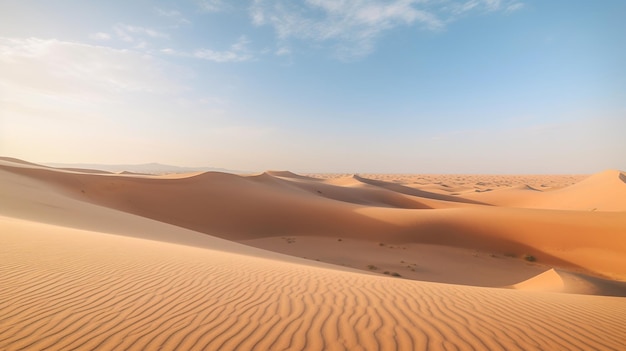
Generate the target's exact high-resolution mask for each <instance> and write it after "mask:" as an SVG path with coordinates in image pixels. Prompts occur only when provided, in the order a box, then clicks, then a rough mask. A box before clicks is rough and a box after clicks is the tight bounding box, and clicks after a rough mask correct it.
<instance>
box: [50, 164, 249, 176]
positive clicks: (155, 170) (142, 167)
mask: <svg viewBox="0 0 626 351" xmlns="http://www.w3.org/2000/svg"><path fill="white" fill-rule="evenodd" d="M42 164H43V165H46V166H49V167H55V168H70V169H94V170H100V171H107V172H114V173H120V172H132V173H146V174H172V173H191V172H225V173H236V174H245V173H251V172H248V171H238V170H232V169H226V168H216V167H179V166H172V165H164V164H160V163H145V164H138V165H106V164H90V163H42Z"/></svg>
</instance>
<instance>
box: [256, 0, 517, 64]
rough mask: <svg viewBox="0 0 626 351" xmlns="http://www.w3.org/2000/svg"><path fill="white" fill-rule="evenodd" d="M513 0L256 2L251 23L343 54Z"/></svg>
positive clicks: (363, 51)
mask: <svg viewBox="0 0 626 351" xmlns="http://www.w3.org/2000/svg"><path fill="white" fill-rule="evenodd" d="M521 6H523V4H522V3H521V2H519V1H513V0H464V1H454V0H431V1H426V0H387V1H383V0H350V1H348V0H306V1H305V2H304V3H303V4H301V3H294V2H292V1H287V0H255V1H254V2H253V4H252V6H251V7H250V10H249V11H250V17H251V20H252V23H253V24H255V25H257V26H263V25H269V26H271V27H273V28H274V30H275V32H276V35H277V36H278V38H279V40H281V41H285V40H289V39H292V38H293V39H299V40H313V41H316V42H329V43H331V45H332V46H333V47H334V48H335V49H336V53H338V54H339V55H340V56H342V57H343V58H347V59H350V58H351V57H359V56H364V55H367V54H369V53H370V52H372V51H373V50H374V47H375V43H376V41H377V40H378V39H379V38H380V37H381V36H383V35H384V33H385V32H387V31H389V30H392V29H394V28H396V27H400V26H416V27H420V28H423V29H426V30H431V31H439V30H443V29H445V27H446V25H447V24H448V23H450V22H452V21H454V20H456V19H457V18H458V17H459V16H460V15H465V14H467V13H469V12H472V11H486V12H495V11H503V10H504V11H507V12H510V11H514V10H516V9H519V8H521Z"/></svg>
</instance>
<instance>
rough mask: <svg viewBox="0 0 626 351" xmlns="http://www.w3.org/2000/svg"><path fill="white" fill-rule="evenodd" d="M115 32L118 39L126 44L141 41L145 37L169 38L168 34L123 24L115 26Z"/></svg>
mask: <svg viewBox="0 0 626 351" xmlns="http://www.w3.org/2000/svg"><path fill="white" fill-rule="evenodd" d="M113 32H114V33H115V34H116V35H117V36H118V38H120V39H121V40H123V41H126V42H135V41H141V39H139V38H145V37H149V38H161V39H167V38H169V35H168V34H166V33H162V32H159V31H157V30H154V29H151V28H146V27H141V26H133V25H129V24H123V23H118V24H116V25H115V26H113ZM144 41H145V40H144Z"/></svg>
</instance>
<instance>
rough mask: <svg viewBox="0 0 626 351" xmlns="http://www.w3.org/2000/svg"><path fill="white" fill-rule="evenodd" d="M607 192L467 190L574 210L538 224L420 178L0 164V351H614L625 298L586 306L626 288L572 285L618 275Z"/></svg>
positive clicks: (616, 226)
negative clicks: (541, 199)
mask: <svg viewBox="0 0 626 351" xmlns="http://www.w3.org/2000/svg"><path fill="white" fill-rule="evenodd" d="M615 176H617V180H619V181H622V182H623V179H622V178H623V174H622V173H620V172H617V173H616V172H605V173H601V174H599V175H598V176H597V177H595V176H594V177H590V178H589V179H588V180H587V181H584V182H580V183H579V184H578V185H571V186H570V184H565V185H564V186H559V183H558V182H553V181H551V182H546V184H551V186H550V189H552V190H548V191H533V190H530V189H523V188H519V187H518V186H519V185H520V184H512V183H515V182H514V181H512V182H510V183H511V184H509V181H507V180H506V179H503V178H498V179H497V180H494V181H493V182H492V183H489V181H485V182H484V183H483V184H485V185H477V186H478V187H484V186H492V185H494V184H495V185H497V188H498V189H495V190H493V191H491V192H493V193H494V194H495V193H497V192H500V191H502V192H507V191H509V190H511V191H512V190H513V189H514V188H515V187H517V188H515V190H516V191H520V192H523V191H529V192H531V191H532V192H534V193H535V192H536V193H539V194H542V195H547V194H550V196H553V197H552V198H549V199H548V198H546V199H547V200H545V201H546V202H545V203H544V205H545V204H548V202H549V204H550V206H556V205H558V201H564V202H565V203H567V204H568V205H571V207H572V208H566V207H567V206H564V208H559V209H544V208H520V207H519V206H517V207H516V206H513V205H511V206H510V207H507V206H504V205H499V206H495V205H496V204H494V203H490V202H489V201H481V200H478V199H477V198H468V199H465V198H464V196H465V195H451V194H449V195H446V194H443V195H445V196H440V195H442V194H437V193H435V192H432V191H426V190H420V189H419V186H429V185H430V184H433V183H432V182H430V179H426V178H424V179H422V180H423V184H413V185H411V186H409V184H407V183H406V179H400V178H399V179H396V180H397V181H396V182H394V181H393V180H391V179H388V178H385V179H380V180H372V179H370V178H364V177H342V178H333V179H325V180H324V179H314V178H310V177H304V176H299V175H295V174H293V173H289V172H267V173H264V174H260V175H257V176H246V177H243V176H237V175H233V174H226V173H219V172H208V173H200V174H189V175H169V176H143V175H121V174H93V173H89V172H81V171H79V170H72V171H68V170H57V169H52V168H48V167H40V166H37V165H34V164H29V163H27V162H22V161H18V160H13V159H6V158H5V159H2V160H0V200H1V201H0V231H1V232H2V235H0V240H1V242H0V253H1V254H0V286H2V287H3V288H2V289H0V326H2V327H1V328H0V349H6V350H31V349H46V350H70V349H105V350H106V349H136V350H143V349H158V348H161V349H224V350H230V349H246V350H248V349H258V350H273V349H293V350H301V349H310V350H316V349H317V350H335V349H336V350H342V349H350V350H353V349H368V350H373V349H401V350H448V349H459V350H478V349H493V350H529V349H564V350H568V349H572V350H574V349H598V350H620V349H621V348H622V347H623V340H625V339H626V331H625V330H624V328H623V325H624V323H625V322H626V319H625V317H624V316H626V300H625V299H624V298H622V297H607V296H597V295H614V296H624V295H626V293H624V292H625V291H626V286H625V285H626V284H625V283H621V282H617V281H611V280H607V279H601V278H599V277H593V276H589V275H587V274H598V275H603V276H605V277H611V278H614V279H622V280H623V279H625V278H624V277H626V268H625V267H626V261H625V260H626V238H625V237H624V235H623V233H625V232H626V218H625V217H626V216H624V212H620V211H621V210H619V209H620V208H622V207H621V206H623V202H624V199H625V198H619V199H615V198H609V199H608V200H607V199H605V198H604V196H606V195H607V194H608V193H611V194H614V193H615V192H616V191H619V189H620V188H619V186H621V184H620V183H619V182H617V181H616V180H615ZM407 179H409V178H407ZM412 179H416V178H412ZM422 180H420V181H422ZM453 180H454V181H455V182H459V183H462V182H464V180H463V179H462V178H454V179H453ZM536 180H537V182H542V181H543V180H542V179H539V178H537V179H536ZM571 180H572V178H566V180H565V181H564V182H566V183H567V182H570V181H571ZM450 184H452V183H450ZM440 185H441V184H440ZM461 185H463V186H468V185H467V184H459V186H461ZM413 186H416V188H413ZM531 186H533V187H540V186H537V185H536V184H533V185H531ZM506 188H509V190H506ZM546 188H547V187H546ZM415 190H418V191H415ZM457 190H459V189H457ZM487 193H489V192H485V193H484V194H487ZM586 193H592V194H588V195H589V196H588V197H589V198H588V199H581V198H579V197H584V196H585V194H586ZM468 194H470V193H469V192H468ZM472 194H473V195H475V194H478V193H475V192H472ZM552 194H555V195H552ZM572 194H575V195H572ZM596 195H597V198H594V196H596ZM507 196H508V195H507ZM570 197H571V198H572V199H573V198H576V201H578V202H576V203H573V202H572V203H570V202H569V200H568V199H570ZM572 201H573V200H572ZM585 201H586V202H585ZM483 202H484V203H487V204H486V205H485V204H482V203H483ZM590 203H594V204H597V203H599V204H601V206H602V210H596V211H590V210H587V209H584V208H583V207H585V206H588V204H590ZM544 205H542V206H544ZM545 206H547V205H545ZM218 237H220V238H218ZM225 239H227V240H225ZM233 241H241V242H245V243H246V244H249V245H253V246H257V247H261V248H265V249H269V250H262V249H258V248H254V247H250V246H244V245H242V244H240V243H236V242H233ZM280 252H283V253H288V254H291V255H292V256H286V255H283V254H281V253H280ZM523 254H527V255H528V254H532V255H533V257H534V258H536V259H537V261H536V262H528V261H525V260H523V259H521V257H522V255H523ZM295 256H300V257H295ZM302 256H306V257H307V258H306V259H305V258H302ZM512 256H516V257H512ZM316 259H320V260H321V261H324V262H318V261H316ZM330 263H334V265H332V264H330ZM368 265H371V266H375V267H376V269H371V268H369V267H367V266H368ZM554 267H561V268H554ZM563 268H565V269H566V270H563ZM384 271H387V272H388V274H383V273H384ZM581 272H582V273H581ZM392 273H398V275H400V276H401V278H395V277H393V276H392ZM583 273H585V274H583ZM402 278H410V279H402ZM411 279H415V280H411ZM420 279H421V281H420ZM434 282H446V283H449V284H439V283H434ZM450 283H453V284H464V285H452V284H450ZM471 285H475V286H471ZM476 286H483V287H476ZM498 286H500V287H504V286H511V287H513V289H502V288H496V287H498ZM555 292H561V293H555ZM562 292H567V293H569V294H563V293H562ZM572 293H574V294H572ZM582 293H584V294H589V295H587V296H585V295H579V294H582Z"/></svg>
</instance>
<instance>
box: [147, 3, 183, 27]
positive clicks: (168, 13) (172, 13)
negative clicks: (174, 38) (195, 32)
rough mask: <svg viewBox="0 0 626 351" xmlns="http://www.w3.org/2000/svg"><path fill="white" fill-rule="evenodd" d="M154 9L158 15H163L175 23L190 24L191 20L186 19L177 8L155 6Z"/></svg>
mask: <svg viewBox="0 0 626 351" xmlns="http://www.w3.org/2000/svg"><path fill="white" fill-rule="evenodd" d="M154 11H155V12H156V13H157V15H159V16H160V17H165V18H168V19H170V20H171V21H173V22H174V23H175V24H176V25H183V24H190V23H191V21H190V20H188V19H187V18H186V17H185V16H184V15H183V14H182V13H181V12H180V11H178V10H164V9H162V8H158V7H157V8H155V9H154Z"/></svg>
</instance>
